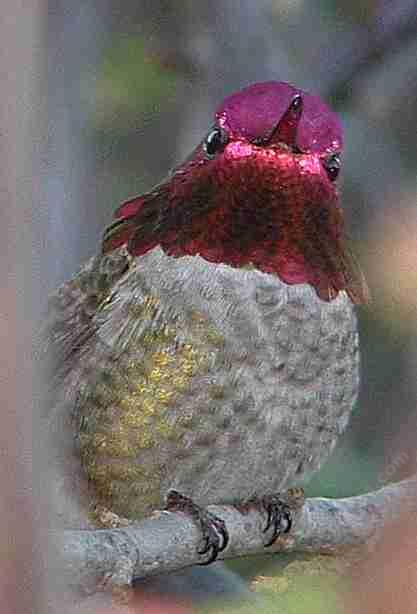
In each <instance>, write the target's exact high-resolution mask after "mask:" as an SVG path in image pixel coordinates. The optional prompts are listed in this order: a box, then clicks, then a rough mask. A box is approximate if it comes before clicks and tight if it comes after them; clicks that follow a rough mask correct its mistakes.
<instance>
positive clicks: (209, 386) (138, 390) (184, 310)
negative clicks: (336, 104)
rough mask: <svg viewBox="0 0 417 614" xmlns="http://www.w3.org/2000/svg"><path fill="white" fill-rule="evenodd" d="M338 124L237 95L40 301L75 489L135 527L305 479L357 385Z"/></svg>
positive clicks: (309, 108) (357, 292)
mask: <svg viewBox="0 0 417 614" xmlns="http://www.w3.org/2000/svg"><path fill="white" fill-rule="evenodd" d="M341 149H342V132H341V126H340V123H339V121H338V119H337V117H336V115H335V114H334V113H333V112H332V111H331V110H330V109H329V108H328V107H327V106H326V105H325V104H324V103H323V102H322V101H321V100H320V99H319V98H317V97H316V96H313V95H311V94H308V93H306V92H303V91H301V90H299V89H297V88H295V87H293V86H291V85H288V84H286V83H280V82H267V83H258V84H255V85H251V86H249V87H247V88H245V89H243V90H242V91H240V92H238V93H236V94H233V95H231V96H229V97H228V98H226V99H225V100H224V102H223V103H222V104H221V105H220V107H219V108H218V109H217V111H216V114H215V118H214V124H213V125H212V127H211V128H210V129H209V131H208V133H207V136H206V137H205V138H204V139H203V141H202V143H201V144H200V145H198V146H197V148H196V149H195V150H194V152H193V153H192V154H191V155H190V157H189V158H187V160H186V161H185V162H184V163H183V164H182V165H181V166H179V167H178V168H176V169H174V171H173V172H172V173H171V174H170V175H169V176H168V177H167V179H166V180H165V181H163V182H162V183H160V184H159V185H157V186H156V187H155V188H154V189H153V190H151V191H150V192H148V193H146V194H144V195H142V196H137V197H135V198H133V199H131V200H129V201H127V202H125V203H124V204H122V205H121V207H119V209H118V210H117V212H116V214H115V220H114V222H113V223H112V224H111V225H110V226H109V228H108V229H107V230H106V232H105V234H104V240H103V250H102V253H101V254H100V255H98V256H97V257H95V258H94V259H92V260H91V261H90V262H89V263H87V265H86V266H85V267H84V268H83V269H82V270H81V271H80V273H79V274H78V275H77V276H75V277H74V278H73V279H72V280H71V281H70V282H68V283H67V284H64V285H63V286H62V287H61V288H60V289H59V290H58V291H57V293H56V294H55V296H54V298H53V301H52V309H51V316H52V324H51V327H50V340H51V342H52V344H53V346H54V348H55V352H56V358H55V361H54V369H55V371H56V374H57V377H58V381H59V383H60V386H61V389H62V390H63V391H64V393H65V397H66V398H67V399H68V398H70V399H73V425H74V432H75V435H76V451H77V455H78V458H79V460H80V461H81V465H82V467H83V470H84V472H85V475H86V476H87V478H88V492H89V497H90V498H91V500H92V501H94V502H100V503H101V504H103V505H105V506H106V507H107V508H108V509H110V510H111V511H113V512H115V513H117V514H119V515H121V516H124V517H127V518H132V519H137V518H140V517H141V516H143V515H146V514H148V513H149V512H151V511H152V510H154V509H156V508H160V507H161V505H162V504H163V500H164V497H165V496H166V494H167V493H168V492H169V491H170V490H172V489H175V491H179V492H180V493H182V494H183V495H185V496H186V497H190V498H191V499H192V500H193V502H194V503H195V504H197V505H198V506H205V505H207V504H212V503H236V502H245V501H248V500H250V499H252V498H253V497H261V498H264V500H265V498H267V497H268V496H272V495H273V494H274V493H277V492H278V491H280V490H282V489H284V488H288V487H289V486H293V485H294V484H296V483H298V482H299V481H300V480H302V479H304V478H305V477H306V476H308V475H310V474H311V473H312V472H314V471H317V469H318V468H319V467H320V465H321V463H322V462H323V460H324V459H325V458H326V456H327V455H328V454H329V452H330V451H331V449H332V448H333V446H334V444H335V443H336V439H337V437H338V435H340V433H341V432H342V431H343V430H344V428H345V426H346V424H347V422H348V418H349V415H350V412H351V410H352V406H353V404H354V402H355V399H356V395H357V390H358V381H359V376H358V364H359V357H358V338H357V331H356V319H355V314H354V307H353V304H358V303H363V302H366V300H367V296H368V294H367V288H366V284H365V282H364V279H363V277H362V274H361V272H360V270H359V268H358V267H357V265H356V264H355V260H354V259H353V257H352V256H351V254H350V252H349V249H348V247H347V244H346V240H345V232H344V224H343V215H342V211H341V209H340V206H339V197H338V190H337V183H336V179H337V176H338V174H339V169H340V154H341Z"/></svg>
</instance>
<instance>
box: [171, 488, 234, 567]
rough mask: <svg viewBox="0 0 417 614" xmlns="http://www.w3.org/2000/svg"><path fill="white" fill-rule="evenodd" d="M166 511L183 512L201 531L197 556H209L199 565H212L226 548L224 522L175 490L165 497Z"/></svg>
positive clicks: (227, 540) (226, 539)
mask: <svg viewBox="0 0 417 614" xmlns="http://www.w3.org/2000/svg"><path fill="white" fill-rule="evenodd" d="M166 510H168V511H169V512H183V513H184V514H186V515H187V516H189V517H190V518H191V519H192V520H193V521H194V522H195V523H196V524H197V526H198V527H199V528H200V529H201V532H202V537H203V539H202V546H201V548H199V550H198V554H201V555H205V554H208V553H209V556H208V558H207V559H206V560H205V561H203V562H202V563H200V565H209V564H210V563H213V561H215V560H216V558H217V556H218V554H219V552H222V551H223V550H224V549H225V548H226V546H227V544H228V542H229V534H228V532H227V529H226V524H225V522H224V521H223V520H221V519H220V518H218V516H215V515H214V514H212V513H211V512H208V511H207V510H205V509H203V508H201V507H199V506H198V505H196V504H195V503H194V502H193V501H192V499H190V498H189V497H186V496H184V495H181V494H180V493H179V492H177V491H176V490H171V491H170V492H169V493H168V496H167V505H166Z"/></svg>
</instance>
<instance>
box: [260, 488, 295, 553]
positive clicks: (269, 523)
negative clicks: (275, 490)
mask: <svg viewBox="0 0 417 614" xmlns="http://www.w3.org/2000/svg"><path fill="white" fill-rule="evenodd" d="M261 505H262V507H263V508H264V510H265V511H266V513H267V520H266V524H265V527H264V528H263V529H262V533H267V532H268V531H269V529H270V528H271V527H273V531H272V535H271V537H270V539H269V540H268V541H267V542H266V543H265V544H264V546H265V548H268V546H272V544H273V543H274V542H276V540H277V539H278V537H279V536H280V535H282V534H284V533H289V531H291V527H292V509H291V507H290V506H289V504H288V503H287V502H286V501H285V500H284V499H281V498H280V497H279V495H267V496H265V497H262V499H261Z"/></svg>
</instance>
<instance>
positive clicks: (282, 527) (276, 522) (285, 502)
mask: <svg viewBox="0 0 417 614" xmlns="http://www.w3.org/2000/svg"><path fill="white" fill-rule="evenodd" d="M304 501H305V496H304V491H303V489H302V488H290V489H289V490H287V491H286V492H285V493H278V494H275V495H265V496H264V497H259V498H258V497H255V498H254V499H250V500H249V501H248V502H247V503H246V504H245V506H244V509H243V507H242V509H241V510H240V511H245V510H248V509H249V508H251V507H256V508H258V509H259V508H260V509H261V510H262V511H263V512H265V513H266V516H267V519H266V524H265V526H264V528H263V529H262V533H268V532H269V531H270V530H271V528H272V533H271V536H270V537H269V539H268V540H267V542H266V543H265V544H264V546H265V548H268V547H269V546H272V544H273V543H275V542H276V540H277V539H278V537H280V535H283V534H285V533H289V532H290V531H291V527H292V524H293V519H294V515H295V514H296V513H297V512H298V511H299V510H300V509H301V508H302V507H303V505H304Z"/></svg>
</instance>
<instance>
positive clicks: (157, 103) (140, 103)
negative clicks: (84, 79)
mask: <svg viewBox="0 0 417 614" xmlns="http://www.w3.org/2000/svg"><path fill="white" fill-rule="evenodd" d="M176 83H177V74H176V70H175V68H174V67H173V66H169V64H168V62H167V61H165V62H164V60H163V59H162V58H161V57H158V55H157V54H156V53H154V54H152V53H151V52H150V51H149V50H147V49H146V48H145V45H144V42H143V38H142V37H140V36H137V35H136V36H135V35H133V34H131V35H124V36H119V37H115V39H114V42H113V44H111V45H109V46H108V48H107V49H106V53H105V57H104V59H103V64H102V66H101V68H100V71H99V74H98V76H97V84H96V97H97V106H96V112H95V115H94V118H93V119H94V122H95V125H96V126H97V127H98V128H99V129H100V130H104V131H111V132H116V133H119V134H123V132H124V130H126V129H128V128H129V127H130V126H131V118H132V117H133V118H139V119H140V120H141V121H143V122H146V118H147V116H148V115H150V114H155V113H160V112H161V108H162V109H164V108H165V107H166V106H167V105H168V104H169V103H170V102H172V101H173V100H175V92H176Z"/></svg>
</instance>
